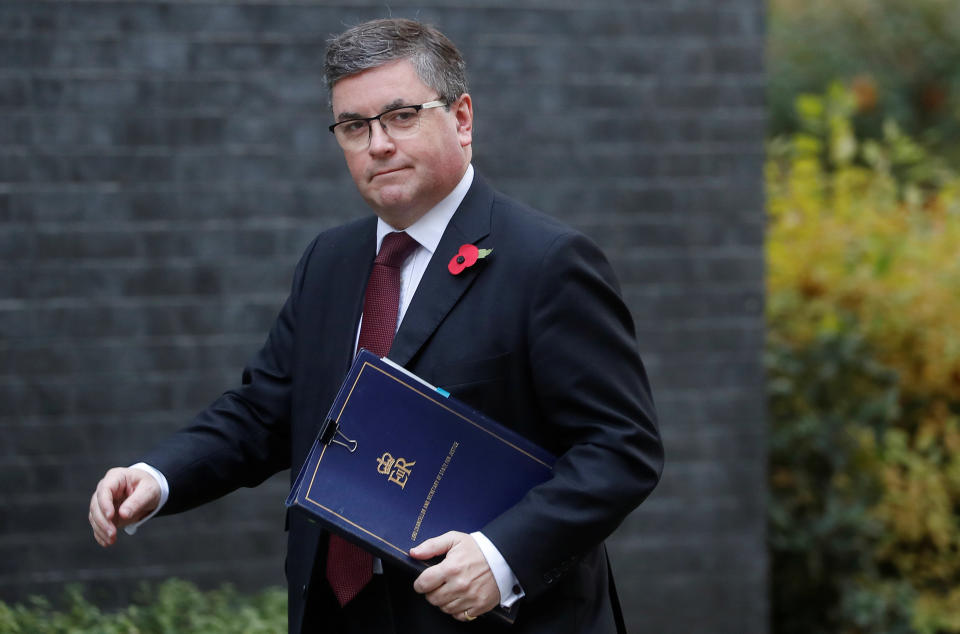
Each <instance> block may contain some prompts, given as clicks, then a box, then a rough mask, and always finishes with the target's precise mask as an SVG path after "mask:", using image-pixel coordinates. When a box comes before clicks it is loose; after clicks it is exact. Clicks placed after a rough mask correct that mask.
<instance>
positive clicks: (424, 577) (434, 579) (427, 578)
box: [413, 566, 445, 594]
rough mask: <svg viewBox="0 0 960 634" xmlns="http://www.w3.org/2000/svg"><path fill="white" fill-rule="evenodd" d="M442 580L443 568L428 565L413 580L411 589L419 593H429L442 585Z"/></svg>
mask: <svg viewBox="0 0 960 634" xmlns="http://www.w3.org/2000/svg"><path fill="white" fill-rule="evenodd" d="M444 581H445V579H444V576H443V569H442V568H439V567H438V566H430V567H429V568H427V569H426V570H424V571H423V572H421V573H420V576H418V577H417V578H416V580H415V581H414V582H413V589H414V591H416V592H417V593H419V594H429V593H432V592H435V591H436V590H437V589H438V588H440V587H441V586H443V583H444Z"/></svg>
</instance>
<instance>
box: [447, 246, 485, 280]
mask: <svg viewBox="0 0 960 634" xmlns="http://www.w3.org/2000/svg"><path fill="white" fill-rule="evenodd" d="M491 253H493V249H478V248H477V247H476V246H474V245H472V244H464V245H463V246H461V247H460V250H459V251H457V254H456V255H455V256H453V257H452V258H450V263H449V264H447V270H448V271H450V272H451V273H453V274H454V275H460V274H461V273H463V270H464V269H465V268H468V267H471V266H473V265H474V264H476V263H477V260H482V259H483V258H485V257H487V256H488V255H490V254H491Z"/></svg>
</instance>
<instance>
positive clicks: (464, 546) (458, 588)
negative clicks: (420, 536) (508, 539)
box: [410, 531, 500, 621]
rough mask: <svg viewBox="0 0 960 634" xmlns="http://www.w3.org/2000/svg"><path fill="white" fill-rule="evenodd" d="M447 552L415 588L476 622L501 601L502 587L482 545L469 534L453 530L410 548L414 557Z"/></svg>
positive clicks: (461, 617)
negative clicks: (481, 548)
mask: <svg viewBox="0 0 960 634" xmlns="http://www.w3.org/2000/svg"><path fill="white" fill-rule="evenodd" d="M441 555H446V556H445V557H444V560H443V561H441V562H440V563H438V564H436V565H434V566H430V567H429V568H427V569H426V570H424V571H423V572H422V573H421V574H420V576H419V577H417V580H416V581H414V582H413V589H414V590H416V591H417V592H419V593H420V594H423V595H426V597H427V601H429V602H430V603H431V604H433V605H435V606H437V607H438V608H440V609H441V610H443V611H444V612H446V613H447V614H449V615H450V616H452V617H453V618H455V619H457V620H458V621H472V620H473V619H475V618H476V617H478V616H480V615H481V614H483V613H484V612H487V611H489V610H492V609H493V608H495V607H496V606H497V605H498V604H499V603H500V590H499V589H498V588H497V581H496V579H494V577H493V572H491V570H490V566H489V565H488V564H487V560H486V559H485V558H484V556H483V553H482V552H481V551H480V547H479V546H477V543H476V542H475V541H473V538H472V537H470V535H468V534H467V533H459V532H457V531H450V532H449V533H444V534H443V535H440V536H439V537H434V538H432V539H428V540H426V541H424V542H423V543H422V544H420V545H419V546H417V547H416V548H412V549H411V550H410V556H411V557H413V558H414V559H430V558H431V557H438V556H441Z"/></svg>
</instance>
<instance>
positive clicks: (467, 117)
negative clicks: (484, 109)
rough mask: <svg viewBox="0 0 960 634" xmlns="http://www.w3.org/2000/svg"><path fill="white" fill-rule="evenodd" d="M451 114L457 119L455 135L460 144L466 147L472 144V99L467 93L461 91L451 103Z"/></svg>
mask: <svg viewBox="0 0 960 634" xmlns="http://www.w3.org/2000/svg"><path fill="white" fill-rule="evenodd" d="M453 115H454V117H455V118H456V121H457V136H458V137H459V138H460V145H461V146H462V147H467V146H468V145H472V144H473V100H472V99H470V95H469V94H468V93H463V94H462V95H460V97H459V98H458V99H457V101H456V102H455V103H454V104H453Z"/></svg>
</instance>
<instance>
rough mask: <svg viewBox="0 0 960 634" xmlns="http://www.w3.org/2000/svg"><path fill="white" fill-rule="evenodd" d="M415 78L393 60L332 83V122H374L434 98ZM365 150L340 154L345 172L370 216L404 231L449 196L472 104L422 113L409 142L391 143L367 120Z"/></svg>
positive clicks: (459, 170)
mask: <svg viewBox="0 0 960 634" xmlns="http://www.w3.org/2000/svg"><path fill="white" fill-rule="evenodd" d="M438 96H439V95H437V94H436V92H435V91H434V90H433V89H432V88H430V87H429V86H427V85H426V84H424V83H423V82H422V81H421V80H420V78H419V77H418V76H417V73H416V71H415V70H414V69H413V65H412V64H411V63H410V62H409V61H407V60H398V61H395V62H390V63H389V64H384V65H383V66H379V67H377V68H372V69H370V70H366V71H363V72H361V73H357V74H356V75H351V76H350V77H346V78H344V79H341V80H340V81H339V82H337V83H336V84H335V85H334V86H333V91H332V101H333V115H334V117H335V118H336V120H337V121H342V120H345V119H354V118H358V117H373V116H376V115H378V114H380V113H381V112H383V111H384V110H387V109H389V108H394V107H396V106H400V105H419V104H422V103H425V102H428V101H433V100H435V99H437V98H438ZM370 127H371V136H370V145H369V147H367V148H364V149H361V150H344V156H345V158H346V160H347V167H348V168H349V169H350V175H351V176H353V181H354V182H355V183H356V184H357V189H358V190H360V194H361V195H362V196H363V198H364V199H365V200H366V201H367V204H369V205H370V206H371V207H372V208H373V210H374V212H376V214H377V215H378V216H380V217H381V218H383V219H384V220H385V221H386V222H387V223H388V224H390V225H391V226H393V227H394V228H395V229H406V228H407V227H409V226H410V225H411V224H413V223H414V222H416V220H418V219H419V218H420V217H421V216H422V215H423V214H425V213H426V212H427V211H429V210H430V208H431V207H433V206H434V205H436V204H437V203H438V202H440V201H441V200H442V199H443V198H444V197H445V196H446V195H447V194H449V193H450V192H451V191H452V190H453V188H454V187H456V185H457V183H458V182H460V179H461V178H462V177H463V173H464V171H465V170H466V169H467V164H468V163H469V162H470V153H471V143H472V129H473V106H472V104H471V101H470V96H469V95H467V94H464V95H461V96H460V98H459V99H457V101H456V102H455V103H453V104H450V111H449V112H448V111H447V109H446V108H432V109H425V110H421V111H420V129H419V131H418V132H417V133H416V134H415V135H414V136H412V137H408V138H403V139H393V138H391V137H390V136H389V135H388V134H387V132H385V131H384V129H383V127H382V126H381V125H380V124H379V123H378V122H377V121H372V122H371V125H370Z"/></svg>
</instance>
